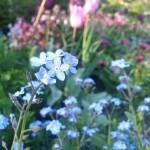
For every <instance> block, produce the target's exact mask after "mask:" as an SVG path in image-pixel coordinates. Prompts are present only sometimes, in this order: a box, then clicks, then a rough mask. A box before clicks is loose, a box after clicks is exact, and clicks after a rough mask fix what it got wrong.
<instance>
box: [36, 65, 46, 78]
mask: <svg viewBox="0 0 150 150" xmlns="http://www.w3.org/2000/svg"><path fill="white" fill-rule="evenodd" d="M46 72H47V71H46V69H45V68H44V67H41V68H40V70H39V72H37V73H35V76H36V78H37V79H38V80H41V79H42V78H43V76H44V74H45V73H46Z"/></svg>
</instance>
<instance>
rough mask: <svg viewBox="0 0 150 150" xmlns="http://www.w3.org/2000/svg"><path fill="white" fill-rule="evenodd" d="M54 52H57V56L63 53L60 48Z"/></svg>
mask: <svg viewBox="0 0 150 150" xmlns="http://www.w3.org/2000/svg"><path fill="white" fill-rule="evenodd" d="M55 53H56V54H58V55H59V56H60V55H61V56H62V55H63V53H64V51H63V50H62V49H58V50H56V52H55Z"/></svg>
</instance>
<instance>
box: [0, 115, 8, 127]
mask: <svg viewBox="0 0 150 150" xmlns="http://www.w3.org/2000/svg"><path fill="white" fill-rule="evenodd" d="M8 125H9V119H8V118H6V117H5V116H4V115H2V114H0V130H3V129H5V128H6V127H7V126H8Z"/></svg>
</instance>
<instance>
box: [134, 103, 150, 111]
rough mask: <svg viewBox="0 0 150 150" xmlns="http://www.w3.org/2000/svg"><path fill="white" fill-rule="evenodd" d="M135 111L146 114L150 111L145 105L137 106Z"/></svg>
mask: <svg viewBox="0 0 150 150" xmlns="http://www.w3.org/2000/svg"><path fill="white" fill-rule="evenodd" d="M137 111H138V112H148V111H150V109H149V107H148V106H147V105H144V104H143V105H140V106H138V108H137Z"/></svg>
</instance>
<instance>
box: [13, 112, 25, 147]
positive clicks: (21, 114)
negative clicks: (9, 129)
mask: <svg viewBox="0 0 150 150" xmlns="http://www.w3.org/2000/svg"><path fill="white" fill-rule="evenodd" d="M22 116H23V111H21V113H20V116H19V120H18V124H17V128H16V129H15V135H14V139H13V143H12V146H11V150H13V148H14V144H15V142H16V138H17V133H18V129H19V127H20V123H21V119H22Z"/></svg>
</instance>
